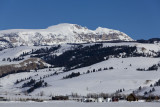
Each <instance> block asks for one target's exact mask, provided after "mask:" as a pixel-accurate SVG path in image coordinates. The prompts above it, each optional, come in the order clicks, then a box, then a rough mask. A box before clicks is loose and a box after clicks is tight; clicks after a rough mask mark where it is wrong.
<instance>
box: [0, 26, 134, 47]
mask: <svg viewBox="0 0 160 107" xmlns="http://www.w3.org/2000/svg"><path fill="white" fill-rule="evenodd" d="M113 40H122V41H133V39H132V38H130V37H129V36H128V35H126V34H125V33H123V32H120V31H117V30H112V29H107V28H101V27H98V28H97V29H96V30H89V29H88V28H86V27H82V26H80V25H76V24H67V23H64V24H58V25H55V26H51V27H48V28H47V29H37V30H33V29H12V30H3V31H0V44H2V45H1V47H0V48H3V47H11V46H21V45H27V46H33V45H39V46H40V45H53V44H62V43H87V42H98V41H113Z"/></svg>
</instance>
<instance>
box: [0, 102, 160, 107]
mask: <svg viewBox="0 0 160 107" xmlns="http://www.w3.org/2000/svg"><path fill="white" fill-rule="evenodd" d="M0 106H1V107H159V106H160V103H159V102H116V103H80V102H73V101H50V102H48V101H46V102H41V103H39V102H0Z"/></svg>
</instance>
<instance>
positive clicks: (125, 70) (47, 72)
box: [0, 42, 160, 96]
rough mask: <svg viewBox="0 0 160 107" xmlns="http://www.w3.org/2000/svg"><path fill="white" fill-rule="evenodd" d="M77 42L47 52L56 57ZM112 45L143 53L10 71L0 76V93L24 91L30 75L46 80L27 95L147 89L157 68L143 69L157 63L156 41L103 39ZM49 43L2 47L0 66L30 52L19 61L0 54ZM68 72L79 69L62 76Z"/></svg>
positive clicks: (15, 54) (14, 53)
mask: <svg viewBox="0 0 160 107" xmlns="http://www.w3.org/2000/svg"><path fill="white" fill-rule="evenodd" d="M94 45H95V43H91V44H81V46H82V47H87V46H88V47H89V46H94ZM56 46H58V45H55V47H56ZM78 46H79V45H70V44H63V45H61V46H60V47H59V48H57V50H55V51H53V52H51V53H49V54H51V55H56V57H58V56H60V55H62V54H63V53H65V52H66V51H68V50H74V49H75V48H76V47H78ZM113 46H129V47H134V46H136V48H137V53H142V54H143V57H142V56H140V57H126V58H122V57H121V55H122V54H125V53H120V55H119V56H118V57H117V58H114V57H113V56H111V57H109V59H108V60H103V61H101V62H98V63H95V64H92V65H89V66H86V67H81V68H78V69H74V70H69V71H67V72H64V67H54V68H44V69H39V70H31V72H23V73H16V74H10V75H7V76H5V77H2V78H0V93H1V94H6V93H7V94H11V95H13V94H19V93H20V94H24V93H25V92H26V90H28V89H29V88H30V87H22V86H24V83H27V82H29V81H30V79H31V78H32V79H34V80H35V81H36V82H38V81H40V80H42V79H43V80H44V82H46V83H47V86H43V87H40V88H37V89H35V90H34V91H33V92H31V93H30V94H31V95H37V96H38V95H40V94H42V93H43V95H45V96H50V95H66V94H71V93H78V94H80V95H86V94H88V93H101V92H104V93H114V92H116V90H118V89H123V88H124V89H125V91H124V92H123V93H124V94H129V93H131V92H132V91H134V90H137V89H138V87H140V86H141V87H143V90H142V91H140V92H139V93H138V94H144V92H145V91H146V90H150V84H154V83H155V82H156V81H158V80H159V79H160V68H158V69H157V70H150V71H147V69H148V68H149V67H151V66H153V65H158V64H159V63H160V59H159V57H157V58H156V55H157V52H159V51H160V45H159V44H141V43H133V42H132V43H129V42H127V43H125V42H124V43H103V47H104V48H105V47H113ZM46 47H47V49H46ZM50 47H51V46H39V47H36V46H21V47H16V48H9V49H5V50H3V51H0V56H1V57H0V65H1V66H2V65H10V64H18V63H20V62H21V61H25V60H27V59H28V58H30V56H31V55H33V54H27V55H24V59H23V60H21V61H20V62H17V61H11V62H9V61H4V60H3V58H8V57H10V58H14V57H18V56H20V55H21V54H23V53H24V52H29V53H31V52H32V51H33V50H36V49H40V48H45V49H46V50H49V48H50ZM53 47H54V46H53ZM120 48H123V47H120ZM40 54H41V53H40ZM43 54H44V53H43ZM43 54H42V55H43ZM147 54H149V56H147ZM34 55H35V53H34ZM47 55H48V54H47ZM145 55H146V56H145ZM74 57H75V56H73V57H72V59H73V58H74ZM72 59H71V60H72ZM2 60H3V61H2ZM106 68H107V69H106ZM138 68H144V69H146V70H144V71H138V70H137V69H138ZM72 73H80V75H79V76H77V77H73V78H65V77H66V76H68V75H70V74H72ZM27 78H30V79H27ZM17 80H18V82H17ZM16 82H17V83H16ZM15 83H16V84H15ZM159 90H160V86H156V87H155V92H154V93H153V94H158V95H159V94H160V91H159Z"/></svg>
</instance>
